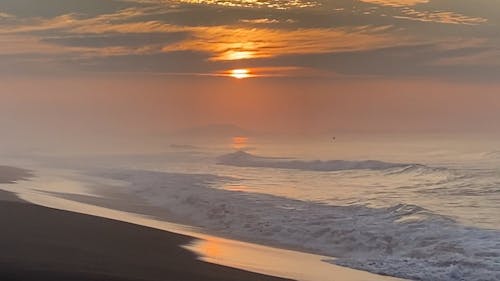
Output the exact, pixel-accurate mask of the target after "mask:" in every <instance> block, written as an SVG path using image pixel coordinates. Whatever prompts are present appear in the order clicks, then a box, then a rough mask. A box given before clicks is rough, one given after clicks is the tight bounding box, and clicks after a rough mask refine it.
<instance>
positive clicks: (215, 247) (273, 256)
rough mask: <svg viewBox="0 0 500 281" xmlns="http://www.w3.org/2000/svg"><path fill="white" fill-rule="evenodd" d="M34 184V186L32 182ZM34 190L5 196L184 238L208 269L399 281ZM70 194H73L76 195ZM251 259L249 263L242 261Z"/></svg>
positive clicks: (22, 187) (311, 279) (312, 279)
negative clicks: (187, 237) (184, 236)
mask: <svg viewBox="0 0 500 281" xmlns="http://www.w3.org/2000/svg"><path fill="white" fill-rule="evenodd" d="M34 180H35V182H36V179H34ZM32 184H33V182H21V183H20V184H18V185H10V187H11V188H9V189H10V190H9V191H13V192H17V193H18V195H19V196H20V198H21V199H23V200H25V201H28V202H30V203H33V204H34V205H38V206H45V207H49V208H54V209H62V210H66V211H69V212H72V213H80V214H84V215H90V216H97V217H101V218H102V217H104V218H107V219H111V220H116V221H121V222H126V223H132V224H134V225H139V226H141V227H146V228H153V229H160V231H166V232H168V233H172V232H173V233H176V234H180V235H187V236H189V237H191V238H192V239H194V240H191V241H190V242H191V243H186V244H184V245H180V246H182V247H183V248H185V249H189V250H190V252H191V253H192V254H193V255H195V254H196V255H198V256H196V255H195V257H197V260H202V261H206V262H209V263H210V264H217V265H218V266H221V265H222V266H227V267H229V268H238V269H240V270H246V271H251V272H258V273H260V274H264V275H272V276H280V277H284V278H289V279H293V280H305V281H318V280H321V281H322V280H325V276H336V277H337V278H336V279H335V280H342V281H347V280H351V281H364V280H377V281H388V280H402V279H397V278H394V277H389V276H383V275H376V274H372V273H369V272H365V271H360V270H356V269H351V268H347V267H342V266H337V265H334V264H331V263H327V262H325V261H324V260H332V259H334V258H332V257H325V256H320V255H315V254H309V253H305V252H298V251H294V250H284V249H280V248H273V247H272V246H271V247H269V246H261V245H258V244H253V243H251V242H241V241H237V240H232V239H226V238H222V237H217V236H213V235H210V234H206V233H204V232H200V231H197V230H195V229H193V228H190V227H186V226H183V225H178V224H175V223H169V222H167V221H164V220H157V219H153V218H151V217H148V216H145V215H139V214H137V213H136V212H137V211H138V210H137V209H135V210H132V212H133V213H129V211H131V210H126V207H127V206H126V205H122V206H121V207H122V208H125V210H123V209H121V208H116V207H117V206H113V205H111V208H112V209H108V208H109V207H110V205H109V204H105V202H104V201H101V200H102V199H103V198H94V197H91V196H81V195H82V194H76V195H75V194H73V195H72V194H63V196H58V195H61V194H57V193H54V192H53V191H48V192H46V191H41V190H39V189H33V188H30V186H31V185H32ZM72 191H73V192H74V191H75V190H72ZM86 192H88V190H82V193H86ZM97 195H98V194H97ZM83 198H86V200H82V199H83ZM79 199H80V200H79ZM93 199H96V200H93ZM113 199H115V198H113ZM82 201H83V202H82ZM96 204H97V205H96ZM249 255H250V258H246V256H249ZM269 261H275V263H274V264H273V263H269ZM304 264H307V266H306V267H304ZM238 280H240V279H238Z"/></svg>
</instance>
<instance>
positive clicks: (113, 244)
mask: <svg viewBox="0 0 500 281" xmlns="http://www.w3.org/2000/svg"><path fill="white" fill-rule="evenodd" d="M12 199H13V198H12V194H9V193H8V192H4V191H1V192H0V224H2V225H7V226H9V227H8V228H5V229H4V230H3V231H2V239H0V248H1V249H2V253H1V254H0V279H2V280H63V279H64V280H82V281H83V280H87V281H91V280H95V281H101V280H102V281H105V280H113V281H118V280H124V281H126V280H128V281H136V280H137V281H139V280H140V281H156V280H158V281H159V280H172V281H173V280H186V281H187V280H213V281H217V280H247V281H254V280H266V281H278V280H285V279H282V278H278V277H272V276H266V275H262V274H258V273H253V272H248V271H244V270H240V269H235V268H229V267H224V266H220V265H216V264H210V263H206V262H203V261H200V260H198V258H197V256H196V255H195V254H194V253H192V252H191V251H189V250H187V249H184V248H183V245H187V244H189V243H192V242H193V241H195V240H196V239H195V238H193V237H189V236H185V235H182V234H176V233H171V232H167V231H163V230H157V229H153V228H148V227H144V226H140V225H134V224H131V223H127V222H122V221H116V220H111V219H106V218H101V217H95V216H90V215H84V214H78V213H73V212H68V211H63V210H57V209H51V208H47V207H42V206H37V205H35V204H30V203H29V202H21V201H19V200H15V199H14V200H12ZM12 214H15V216H13V215H12Z"/></svg>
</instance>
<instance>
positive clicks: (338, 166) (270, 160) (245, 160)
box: [217, 151, 423, 172]
mask: <svg viewBox="0 0 500 281" xmlns="http://www.w3.org/2000/svg"><path fill="white" fill-rule="evenodd" d="M217 164H221V165H228V166H237V167H259V168H278V169H295V170H304V171H325V172H326V171H344V170H387V169H394V168H406V167H412V166H423V165H417V164H405V163H390V162H383V161H378V160H363V161H347V160H329V161H321V160H315V161H303V160H292V159H289V158H277V157H262V156H255V155H252V154H250V153H246V152H244V151H237V152H234V153H229V154H226V155H222V156H220V157H218V158H217Z"/></svg>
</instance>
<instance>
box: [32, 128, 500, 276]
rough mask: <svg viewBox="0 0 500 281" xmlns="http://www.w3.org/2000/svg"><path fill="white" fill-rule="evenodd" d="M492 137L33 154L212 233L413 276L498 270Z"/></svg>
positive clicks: (222, 142) (497, 170)
mask: <svg viewBox="0 0 500 281" xmlns="http://www.w3.org/2000/svg"><path fill="white" fill-rule="evenodd" d="M498 144H499V143H496V142H495V141H484V140H481V141H479V140H475V139H473V138H469V139H464V138H460V139H459V138H450V137H439V136H428V137H420V138H408V137H401V136H390V137H388V136H375V137H370V139H366V138H361V137H356V136H340V137H339V136H337V137H335V138H332V137H324V138H319V137H318V138H316V139H310V138H306V137H296V138H285V137H272V138H271V137H245V136H236V137H231V138H207V139H203V141H202V140H201V139H195V140H193V141H191V142H187V141H185V140H182V141H181V140H173V141H172V142H170V143H168V144H166V145H165V147H164V149H162V150H161V151H157V152H151V151H148V152H147V153H146V152H141V151H140V150H139V151H138V152H136V153H134V154H133V155H132V154H123V153H116V154H113V155H86V156H84V157H83V156H78V157H71V158H67V157H66V158H64V157H50V161H48V160H47V159H49V157H47V156H45V157H41V158H40V159H39V160H38V161H39V162H40V163H41V162H45V163H51V164H50V166H51V168H56V167H57V168H58V169H61V168H64V169H70V170H72V171H76V175H75V174H73V176H72V180H73V181H74V180H78V181H79V182H81V183H82V184H83V185H86V186H87V187H89V188H90V189H91V190H92V192H89V194H93V193H97V194H99V196H100V197H102V198H104V199H106V197H112V194H116V193H117V192H118V193H122V194H126V195H127V196H129V197H128V198H129V200H130V201H129V204H130V205H137V204H146V205H148V206H150V207H151V208H152V210H153V209H154V212H151V213H149V214H148V211H147V210H148V209H147V208H142V209H141V210H142V211H141V212H143V213H144V214H145V215H151V216H156V215H157V214H158V210H160V212H164V214H165V217H167V218H170V219H171V220H172V221H175V222H180V223H183V224H186V225H192V226H196V227H199V228H200V229H202V230H203V231H205V232H207V233H211V234H214V235H220V236H223V237H229V238H234V239H238V240H243V241H249V242H257V243H260V244H264V245H271V246H278V247H284V248H290V249H296V250H301V251H306V252H311V253H316V254H321V255H325V256H332V257H335V259H332V260H328V261H327V262H331V263H335V264H338V265H342V266H347V267H351V268H355V269H361V270H365V271H370V272H374V273H379V274H384V275H390V276H395V277H400V278H406V279H411V280H429V281H451V280H500V151H498V150H496V147H500V146H498ZM103 186H105V187H106V188H105V189H104V188H103V189H102V190H106V192H99V191H100V188H101V187H103ZM65 188H66V189H67V187H65ZM50 192H62V191H58V190H54V189H52V190H50ZM65 192H67V190H66V191H65ZM134 198H136V199H137V200H135V199H134ZM109 199H112V198H109Z"/></svg>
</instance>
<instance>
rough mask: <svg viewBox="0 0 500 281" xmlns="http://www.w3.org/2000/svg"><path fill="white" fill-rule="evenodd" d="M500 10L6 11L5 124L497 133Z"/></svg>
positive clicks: (95, 1)
mask: <svg viewBox="0 0 500 281" xmlns="http://www.w3.org/2000/svg"><path fill="white" fill-rule="evenodd" d="M498 8H500V6H499V5H498V3H497V2H495V1H486V0H478V1H465V0H443V1H441V0H440V1H437V0H418V1H404V0H399V1H396V0H394V1H393V0H387V1H385V0H373V1H372V0H364V1H353V0H341V1H321V0H314V1H305V0H297V1H284V0H267V1H261V0H255V1H242V0H230V1H218V0H196V1H189V0H176V1H173V0H172V1H170V0H169V1H159V0H158V1H156V0H151V1H138V0H137V1H133V0H130V1H122V0H86V1H80V0H47V1H43V3H42V1H35V0H4V1H1V2H0V23H1V24H0V43H1V44H0V57H1V60H2V63H1V64H0V81H1V88H0V98H1V99H2V102H1V103H0V117H1V118H0V125H1V126H2V127H1V128H2V129H3V130H4V131H9V132H11V134H10V135H11V136H12V137H11V138H12V139H14V140H15V139H16V137H15V136H21V135H24V136H32V137H31V138H32V139H36V138H37V137H40V138H41V136H47V138H48V136H55V137H56V138H57V136H58V135H59V134H61V135H64V136H68V137H69V136H81V135H84V136H90V137H92V136H101V135H102V136H104V135H107V136H111V137H116V136H129V137H130V136H134V137H138V136H153V135H165V134H169V133H171V132H172V131H175V130H178V129H180V128H186V127H192V126H199V125H207V124H213V123H216V124H235V125H237V126H241V127H244V128H247V129H249V130H252V131H257V132H279V133H302V134H304V133H309V134H320V133H325V132H331V131H349V132H365V133H366V132H370V133H371V132H377V133H387V132H406V133H426V132H427V133H428V132H439V131H441V132H460V133H471V132H487V133H491V132H494V133H496V132H498V128H497V126H495V124H494V122H492V120H498V119H499V117H500V113H499V112H500V105H499V104H500V98H499V97H498V93H499V92H500V84H499V83H498V81H499V78H500V47H499V46H500V37H499V33H498V29H499V28H500V26H499V24H500V16H498V13H496V12H494V11H497V10H498ZM231 77H233V78H231ZM234 77H236V78H245V79H234Z"/></svg>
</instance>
